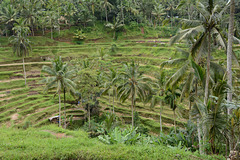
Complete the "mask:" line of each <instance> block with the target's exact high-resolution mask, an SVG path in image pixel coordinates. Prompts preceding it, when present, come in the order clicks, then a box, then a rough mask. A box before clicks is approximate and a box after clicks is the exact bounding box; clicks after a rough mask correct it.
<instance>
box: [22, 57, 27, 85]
mask: <svg viewBox="0 0 240 160" xmlns="http://www.w3.org/2000/svg"><path fill="white" fill-rule="evenodd" d="M23 74H24V79H25V86H26V85H27V75H26V70H25V63H24V57H23Z"/></svg>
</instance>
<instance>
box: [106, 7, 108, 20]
mask: <svg viewBox="0 0 240 160" xmlns="http://www.w3.org/2000/svg"><path fill="white" fill-rule="evenodd" d="M105 15H106V22H108V15H107V7H105Z"/></svg>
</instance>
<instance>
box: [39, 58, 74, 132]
mask: <svg viewBox="0 0 240 160" xmlns="http://www.w3.org/2000/svg"><path fill="white" fill-rule="evenodd" d="M42 72H45V73H47V74H48V75H49V77H46V78H45V79H44V80H43V81H42V82H44V83H45V84H46V87H45V91H48V90H50V89H53V88H56V94H58V100H59V127H60V126H61V91H62V90H63V91H64V94H65V92H66V90H70V91H72V92H73V93H75V86H76V85H75V83H74V82H73V81H72V77H73V74H74V71H73V70H69V69H68V64H64V63H63V61H62V59H61V57H58V58H56V59H55V60H53V61H52V66H51V67H49V66H45V65H44V66H43V67H42ZM64 103H65V102H64ZM64 106H65V105H64ZM65 116H66V114H65ZM65 121H66V117H65ZM65 127H66V123H65Z"/></svg>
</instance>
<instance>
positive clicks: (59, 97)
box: [58, 91, 62, 127]
mask: <svg viewBox="0 0 240 160" xmlns="http://www.w3.org/2000/svg"><path fill="white" fill-rule="evenodd" d="M60 94H61V92H60V91H58V102H59V127H61V126H62V125H61V95H60Z"/></svg>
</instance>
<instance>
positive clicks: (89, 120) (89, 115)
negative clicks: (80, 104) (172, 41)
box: [88, 105, 91, 129]
mask: <svg viewBox="0 0 240 160" xmlns="http://www.w3.org/2000/svg"><path fill="white" fill-rule="evenodd" d="M88 127H89V129H90V128H91V113H90V105H88Z"/></svg>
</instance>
